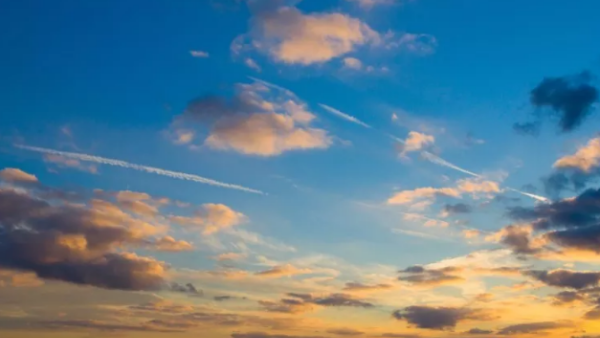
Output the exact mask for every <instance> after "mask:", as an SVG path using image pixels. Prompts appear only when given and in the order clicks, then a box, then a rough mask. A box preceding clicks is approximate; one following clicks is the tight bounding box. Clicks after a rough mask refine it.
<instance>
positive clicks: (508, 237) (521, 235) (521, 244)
mask: <svg viewBox="0 0 600 338" xmlns="http://www.w3.org/2000/svg"><path fill="white" fill-rule="evenodd" d="M529 237H530V233H529V231H527V230H526V229H523V228H520V227H518V226H514V225H509V226H507V227H506V228H504V229H503V230H502V238H501V239H500V243H502V244H504V245H506V246H507V247H509V248H510V249H512V251H513V252H514V253H515V254H516V255H530V254H534V253H536V252H538V251H539V249H538V248H534V247H533V244H532V243H531V239H530V238H529Z"/></svg>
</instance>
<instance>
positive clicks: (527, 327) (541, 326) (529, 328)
mask: <svg viewBox="0 0 600 338" xmlns="http://www.w3.org/2000/svg"><path fill="white" fill-rule="evenodd" d="M571 326H572V324H571V323H567V322H536V323H525V324H516V325H510V326H507V327H504V328H502V329H500V330H499V331H498V334H501V335H513V334H528V333H539V332H545V331H547V330H552V329H560V328H565V327H571Z"/></svg>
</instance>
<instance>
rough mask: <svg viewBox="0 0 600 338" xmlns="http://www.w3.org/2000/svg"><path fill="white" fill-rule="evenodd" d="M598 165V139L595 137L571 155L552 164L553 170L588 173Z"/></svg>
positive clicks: (599, 140) (599, 154) (599, 152)
mask: <svg viewBox="0 0 600 338" xmlns="http://www.w3.org/2000/svg"><path fill="white" fill-rule="evenodd" d="M599 164H600V138H599V137H596V138H593V139H591V140H589V141H588V143H587V144H586V145H585V146H583V147H580V148H579V149H577V152H576V153H575V154H573V155H568V156H564V157H561V158H560V159H558V160H557V161H556V162H554V168H559V169H565V168H570V169H579V170H581V171H583V172H586V173H589V172H590V171H591V170H592V169H596V168H597V167H598V165H599Z"/></svg>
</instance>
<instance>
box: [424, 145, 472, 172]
mask: <svg viewBox="0 0 600 338" xmlns="http://www.w3.org/2000/svg"><path fill="white" fill-rule="evenodd" d="M421 155H423V157H424V158H425V159H426V160H428V161H430V162H433V163H435V164H438V165H441V166H444V167H448V168H450V169H454V170H457V171H460V172H462V173H465V174H468V175H471V176H475V177H481V175H479V174H476V173H474V172H472V171H469V170H467V169H463V168H461V167H459V166H457V165H454V164H452V163H450V162H448V161H446V160H444V159H443V158H441V157H439V156H436V155H434V154H432V153H430V152H428V151H423V152H422V153H421Z"/></svg>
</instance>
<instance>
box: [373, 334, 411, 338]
mask: <svg viewBox="0 0 600 338" xmlns="http://www.w3.org/2000/svg"><path fill="white" fill-rule="evenodd" d="M379 337H383V338H420V337H421V336H420V335H418V334H410V333H384V334H382V335H381V336H379Z"/></svg>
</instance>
